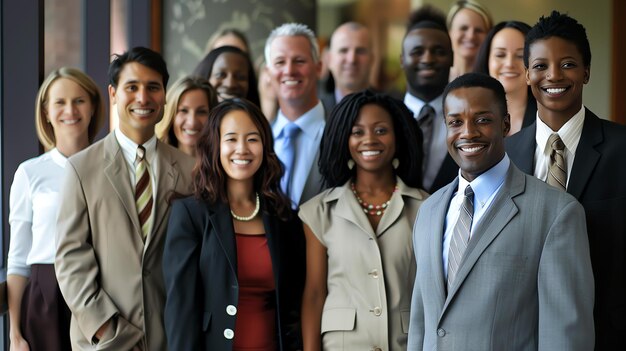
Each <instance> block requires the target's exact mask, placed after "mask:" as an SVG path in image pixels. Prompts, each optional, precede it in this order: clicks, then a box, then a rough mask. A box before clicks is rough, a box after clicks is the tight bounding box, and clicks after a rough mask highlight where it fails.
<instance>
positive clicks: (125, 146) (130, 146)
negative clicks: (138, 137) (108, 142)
mask: <svg viewBox="0 0 626 351" xmlns="http://www.w3.org/2000/svg"><path fill="white" fill-rule="evenodd" d="M115 138H116V139H117V142H118V144H120V148H121V149H122V153H123V154H124V158H125V159H126V162H128V163H129V164H131V165H134V164H135V159H136V158H137V147H138V146H139V145H137V144H136V143H135V142H134V141H132V140H131V139H130V138H129V137H127V136H126V135H124V133H122V131H121V130H120V129H119V128H118V129H115ZM156 145H157V138H156V135H153V136H152V138H150V139H148V141H146V142H145V143H143V147H144V148H145V149H146V160H148V164H150V165H151V164H153V161H154V158H155V157H156Z"/></svg>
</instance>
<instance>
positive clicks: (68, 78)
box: [7, 67, 104, 351]
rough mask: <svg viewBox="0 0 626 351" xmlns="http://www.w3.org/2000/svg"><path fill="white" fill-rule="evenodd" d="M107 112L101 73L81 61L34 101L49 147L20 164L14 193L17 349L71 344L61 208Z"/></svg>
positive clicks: (11, 267)
mask: <svg viewBox="0 0 626 351" xmlns="http://www.w3.org/2000/svg"><path fill="white" fill-rule="evenodd" d="M103 120H104V110H103V104H102V96H101V94H100V91H99V90H98V87H97V86H96V84H95V83H94V81H93V80H92V79H91V78H90V77H89V76H87V75H86V74H85V73H83V72H81V71H79V70H77V69H75V68H67V67H64V68H60V69H58V70H56V71H53V72H52V73H51V74H50V75H49V76H48V77H47V78H46V80H45V81H44V82H43V83H42V85H41V88H40V89H39V93H38V94H37V101H36V104H35V122H36V128H37V136H38V137H39V141H40V142H41V144H42V145H43V146H44V149H45V150H46V151H47V152H46V153H44V154H43V155H41V156H39V157H36V158H33V159H30V160H27V161H25V162H23V163H22V164H21V165H20V166H19V167H18V169H17V171H16V172H15V177H14V179H13V184H12V186H11V194H10V199H9V224H10V227H11V241H10V245H9V256H8V261H7V263H8V265H7V266H8V272H7V274H8V277H7V287H8V299H9V318H10V322H11V324H10V325H11V327H10V334H9V335H10V339H11V350H53V351H54V350H69V349H70V348H71V346H70V340H69V327H70V310H69V309H68V307H67V305H66V304H65V301H64V300H63V296H62V295H61V292H60V290H59V287H58V283H57V280H56V276H55V273H54V255H55V247H56V245H55V241H54V240H55V239H54V238H55V230H56V216H57V209H58V204H59V202H60V201H61V199H59V191H60V187H61V178H62V176H63V172H64V168H65V164H66V162H67V158H68V157H70V156H71V155H73V154H75V153H77V152H79V151H81V150H82V149H84V148H86V147H87V146H89V144H90V143H92V142H93V140H94V138H95V136H96V134H97V132H98V131H99V130H100V127H101V126H102V122H103Z"/></svg>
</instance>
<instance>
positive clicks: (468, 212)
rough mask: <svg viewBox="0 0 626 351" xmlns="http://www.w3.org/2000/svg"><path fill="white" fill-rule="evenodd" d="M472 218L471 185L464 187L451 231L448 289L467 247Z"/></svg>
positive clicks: (472, 191)
mask: <svg viewBox="0 0 626 351" xmlns="http://www.w3.org/2000/svg"><path fill="white" fill-rule="evenodd" d="M473 218H474V190H472V187H471V186H469V185H468V186H467V187H466V188H465V198H464V199H463V203H462V204H461V209H460V213H459V219H458V221H457V222H456V225H455V226H454V230H453V231H452V239H451V240H450V249H449V251H448V291H450V287H452V283H454V278H456V273H457V272H458V270H459V265H460V264H461V259H462V258H463V254H464V253H465V249H467V244H468V242H469V239H470V233H471V229H472V219H473Z"/></svg>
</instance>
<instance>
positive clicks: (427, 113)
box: [417, 104, 435, 121]
mask: <svg viewBox="0 0 626 351" xmlns="http://www.w3.org/2000/svg"><path fill="white" fill-rule="evenodd" d="M434 115H435V109H434V108H433V107H432V106H430V105H429V104H426V105H424V106H423V107H422V109H421V110H420V113H419V115H418V116H417V119H418V121H422V120H423V119H424V118H429V117H432V116H434Z"/></svg>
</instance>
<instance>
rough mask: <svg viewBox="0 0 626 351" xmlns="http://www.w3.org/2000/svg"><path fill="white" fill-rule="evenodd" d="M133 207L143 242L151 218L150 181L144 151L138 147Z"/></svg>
mask: <svg viewBox="0 0 626 351" xmlns="http://www.w3.org/2000/svg"><path fill="white" fill-rule="evenodd" d="M135 164H136V166H135V181H136V183H135V205H136V206H137V213H138V214H139V225H140V226H141V233H142V234H143V239H144V241H145V240H146V237H147V236H148V233H150V224H151V222H152V221H151V218H152V204H153V199H152V181H151V180H150V173H149V172H148V167H149V166H148V161H147V160H146V149H145V148H144V147H143V146H141V145H139V146H138V147H137V159H136V161H135Z"/></svg>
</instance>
